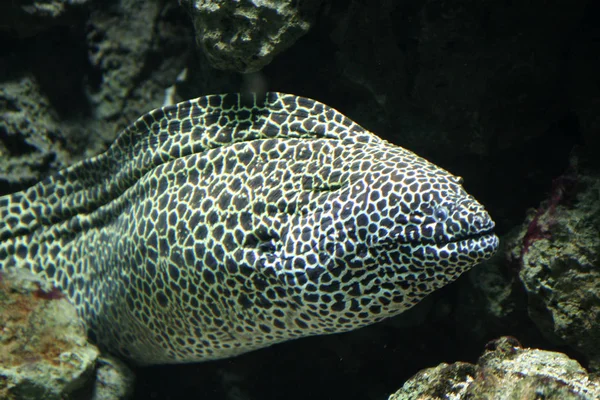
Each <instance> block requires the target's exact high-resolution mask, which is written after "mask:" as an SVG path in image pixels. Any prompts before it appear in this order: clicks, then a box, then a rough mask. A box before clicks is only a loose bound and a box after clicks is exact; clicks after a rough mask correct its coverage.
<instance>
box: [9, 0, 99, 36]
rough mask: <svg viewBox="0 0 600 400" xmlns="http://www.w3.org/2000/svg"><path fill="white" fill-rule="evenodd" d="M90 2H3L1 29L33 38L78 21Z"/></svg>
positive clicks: (46, 0)
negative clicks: (45, 31) (50, 29)
mask: <svg viewBox="0 0 600 400" xmlns="http://www.w3.org/2000/svg"><path fill="white" fill-rule="evenodd" d="M89 1H90V0H37V1H25V0H15V1H3V2H2V4H0V29H9V30H12V31H14V32H16V33H17V34H18V35H20V36H31V35H35V34H36V33H39V32H41V31H43V30H45V29H48V28H50V27H53V26H56V25H66V24H71V23H74V22H76V21H77V17H78V13H81V12H82V11H83V9H84V6H85V5H86V4H87V3H89Z"/></svg>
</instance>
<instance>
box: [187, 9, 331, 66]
mask: <svg viewBox="0 0 600 400" xmlns="http://www.w3.org/2000/svg"><path fill="white" fill-rule="evenodd" d="M185 2H186V3H187V6H188V9H189V11H190V14H191V17H192V20H193V21H194V26H195V27H196V40H197V42H198V44H199V45H200V46H202V49H203V50H204V53H205V54H206V56H207V58H208V60H209V61H210V63H211V64H212V66H213V67H215V68H218V69H224V70H233V71H238V72H243V73H247V72H255V71H258V70H260V69H261V68H262V67H264V66H265V65H267V64H268V63H269V62H271V60H272V59H273V57H275V56H276V55H277V54H278V53H280V52H282V51H283V50H285V49H287V48H288V47H290V46H291V45H292V44H294V42H296V40H297V39H298V38H299V37H301V36H302V35H304V34H305V33H306V32H308V30H309V29H310V27H311V25H312V22H313V20H314V19H315V16H316V14H317V11H318V10H319V5H320V3H321V0H309V1H301V2H298V1H292V0H284V1H282V0H266V1H264V0H239V1H215V0H212V1H211V0H209V1H205V0H185Z"/></svg>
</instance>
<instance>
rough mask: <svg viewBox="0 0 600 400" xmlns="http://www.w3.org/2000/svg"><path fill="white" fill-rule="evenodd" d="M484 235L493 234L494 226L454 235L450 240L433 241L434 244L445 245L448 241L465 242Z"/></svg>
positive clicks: (478, 238)
mask: <svg viewBox="0 0 600 400" xmlns="http://www.w3.org/2000/svg"><path fill="white" fill-rule="evenodd" d="M486 236H489V237H491V236H495V233H494V228H489V229H486V230H483V231H480V232H476V233H470V234H468V235H464V236H459V237H455V238H452V239H450V240H446V241H442V242H439V241H436V242H435V243H436V244H441V245H445V244H448V243H459V242H467V241H469V240H480V239H482V238H483V237H486Z"/></svg>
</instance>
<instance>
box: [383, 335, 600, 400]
mask: <svg viewBox="0 0 600 400" xmlns="http://www.w3.org/2000/svg"><path fill="white" fill-rule="evenodd" d="M540 398H543V399H546V400H569V399H573V400H575V399H578V400H593V399H598V398H600V381H598V380H597V379H593V378H591V377H590V376H589V375H588V373H587V371H586V370H585V369H584V368H583V367H582V366H581V365H580V364H579V363H578V362H577V361H575V360H572V359H570V358H569V357H567V356H566V355H565V354H562V353H556V352H551V351H545V350H538V349H527V348H522V347H521V346H520V344H519V343H518V342H517V341H516V340H515V339H513V338H510V337H502V338H500V339H498V340H496V341H495V342H492V343H490V344H489V345H488V348H487V349H486V351H485V352H484V353H483V355H482V356H481V357H480V358H479V360H478V362H477V364H476V365H473V364H468V363H463V362H457V363H454V364H450V365H449V364H446V363H442V364H440V365H438V366H437V367H433V368H428V369H426V370H423V371H421V372H419V373H417V374H416V375H415V376H413V377H412V378H410V379H409V380H408V381H407V382H406V383H405V384H404V386H403V387H402V388H401V389H400V390H398V391H397V392H396V393H394V394H393V395H391V396H390V397H389V400H424V399H426V400H438V399H439V400H447V399H453V400H461V399H465V400H466V399H489V400H511V399H523V400H528V399H531V400H534V399H540Z"/></svg>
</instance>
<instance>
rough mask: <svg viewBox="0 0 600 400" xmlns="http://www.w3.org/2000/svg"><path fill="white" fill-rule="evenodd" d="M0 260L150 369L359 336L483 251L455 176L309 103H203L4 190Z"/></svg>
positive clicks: (477, 220)
mask: <svg viewBox="0 0 600 400" xmlns="http://www.w3.org/2000/svg"><path fill="white" fill-rule="evenodd" d="M0 217H1V218H2V221H3V224H2V225H0V266H2V267H4V268H5V267H11V266H18V267H26V268H30V269H32V270H33V271H34V272H35V273H37V274H39V275H42V276H44V277H46V278H47V279H49V280H50V281H52V282H53V283H54V284H55V285H57V286H58V287H59V288H61V289H62V290H63V291H64V292H65V293H66V294H67V296H68V297H69V298H70V299H71V301H73V302H74V303H75V304H76V305H77V307H78V310H79V313H80V315H81V317H82V319H83V320H84V321H85V322H86V324H87V326H88V329H89V331H90V333H91V335H92V337H93V338H94V339H95V340H96V341H97V342H98V343H99V344H100V345H101V346H103V347H104V348H105V349H107V350H110V351H113V352H116V353H118V354H120V355H122V356H124V357H126V358H129V359H131V360H132V361H134V362H137V363H140V364H156V363H175V362H192V361H199V360H210V359H216V358H224V357H229V356H234V355H236V354H240V353H243V352H247V351H250V350H253V349H257V348H260V347H264V346H268V345H271V344H274V343H277V342H281V341H285V340H289V339H293V338H297V337H302V336H308V335H317V334H325V333H333V332H342V331H348V330H351V329H355V328H358V327H361V326H364V325H367V324H371V323H373V322H376V321H379V320H381V319H382V318H385V317H387V316H391V315H395V314H398V313H400V312H402V311H404V310H406V309H408V308H410V307H412V306H413V305H415V304H417V303H418V302H419V301H420V300H421V299H422V298H423V297H424V296H426V295H427V294H429V293H431V292H432V291H434V290H436V289H438V288H439V287H441V286H443V285H445V284H446V283H448V282H450V281H452V280H454V279H456V278H457V277H458V276H459V275H460V274H461V273H463V272H464V271H466V270H467V269H469V268H471V267H472V266H473V265H475V264H477V263H478V262H481V261H483V260H485V259H487V258H489V257H490V256H491V255H492V254H493V253H494V251H495V250H496V248H497V246H498V238H497V237H496V236H495V235H493V234H492V233H491V230H492V228H493V222H492V220H491V219H490V217H489V215H488V214H487V212H486V211H485V210H484V209H483V207H482V206H481V205H480V204H479V203H478V202H477V201H476V200H475V199H473V198H472V197H471V196H470V195H469V194H467V193H466V192H465V191H464V189H463V188H462V186H461V182H460V180H459V178H456V177H454V176H452V175H450V174H449V173H448V172H446V171H444V170H442V169H440V168H438V167H436V166H435V165H433V164H431V163H429V162H428V161H426V160H424V159H422V158H420V157H418V156H417V155H415V154H414V153H411V152H410V151H407V150H405V149H403V148H401V147H397V146H394V145H391V144H389V143H387V142H385V141H383V140H381V139H379V138H378V137H376V136H375V135H373V134H372V133H370V132H368V131H366V130H364V129H363V128H361V127H360V126H358V125H357V124H355V123H354V122H353V121H351V120H350V119H348V118H346V117H345V116H344V115H342V114H340V113H338V112H337V111H335V110H333V109H331V108H329V107H327V106H325V105H323V104H321V103H318V102H315V101H313V100H310V99H306V98H301V97H297V96H293V95H285V94H278V93H268V94H266V95H265V96H241V95H217V96H206V97H201V98H198V99H195V100H190V101H188V102H184V103H180V104H177V105H175V106H170V107H166V108H164V109H159V110H155V111H153V112H150V113H148V114H146V115H145V116H143V117H141V118H140V119H139V120H138V121H136V122H135V123H134V124H133V125H131V126H130V127H129V128H127V129H126V130H125V131H124V132H123V133H122V134H121V135H120V137H119V138H118V139H117V141H116V142H115V143H114V144H113V145H112V146H111V148H110V149H109V150H108V151H107V152H106V153H104V154H102V155H100V156H98V157H95V158H92V159H89V160H86V161H84V162H82V163H80V164H77V165H74V166H73V167H70V168H68V169H66V170H64V171H61V172H59V173H58V174H57V175H55V176H53V177H50V178H48V179H46V180H45V181H43V182H41V183H40V184H38V185H36V186H34V187H32V188H31V189H28V190H27V191H24V192H20V193H16V194H13V195H10V196H7V197H3V198H0Z"/></svg>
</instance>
